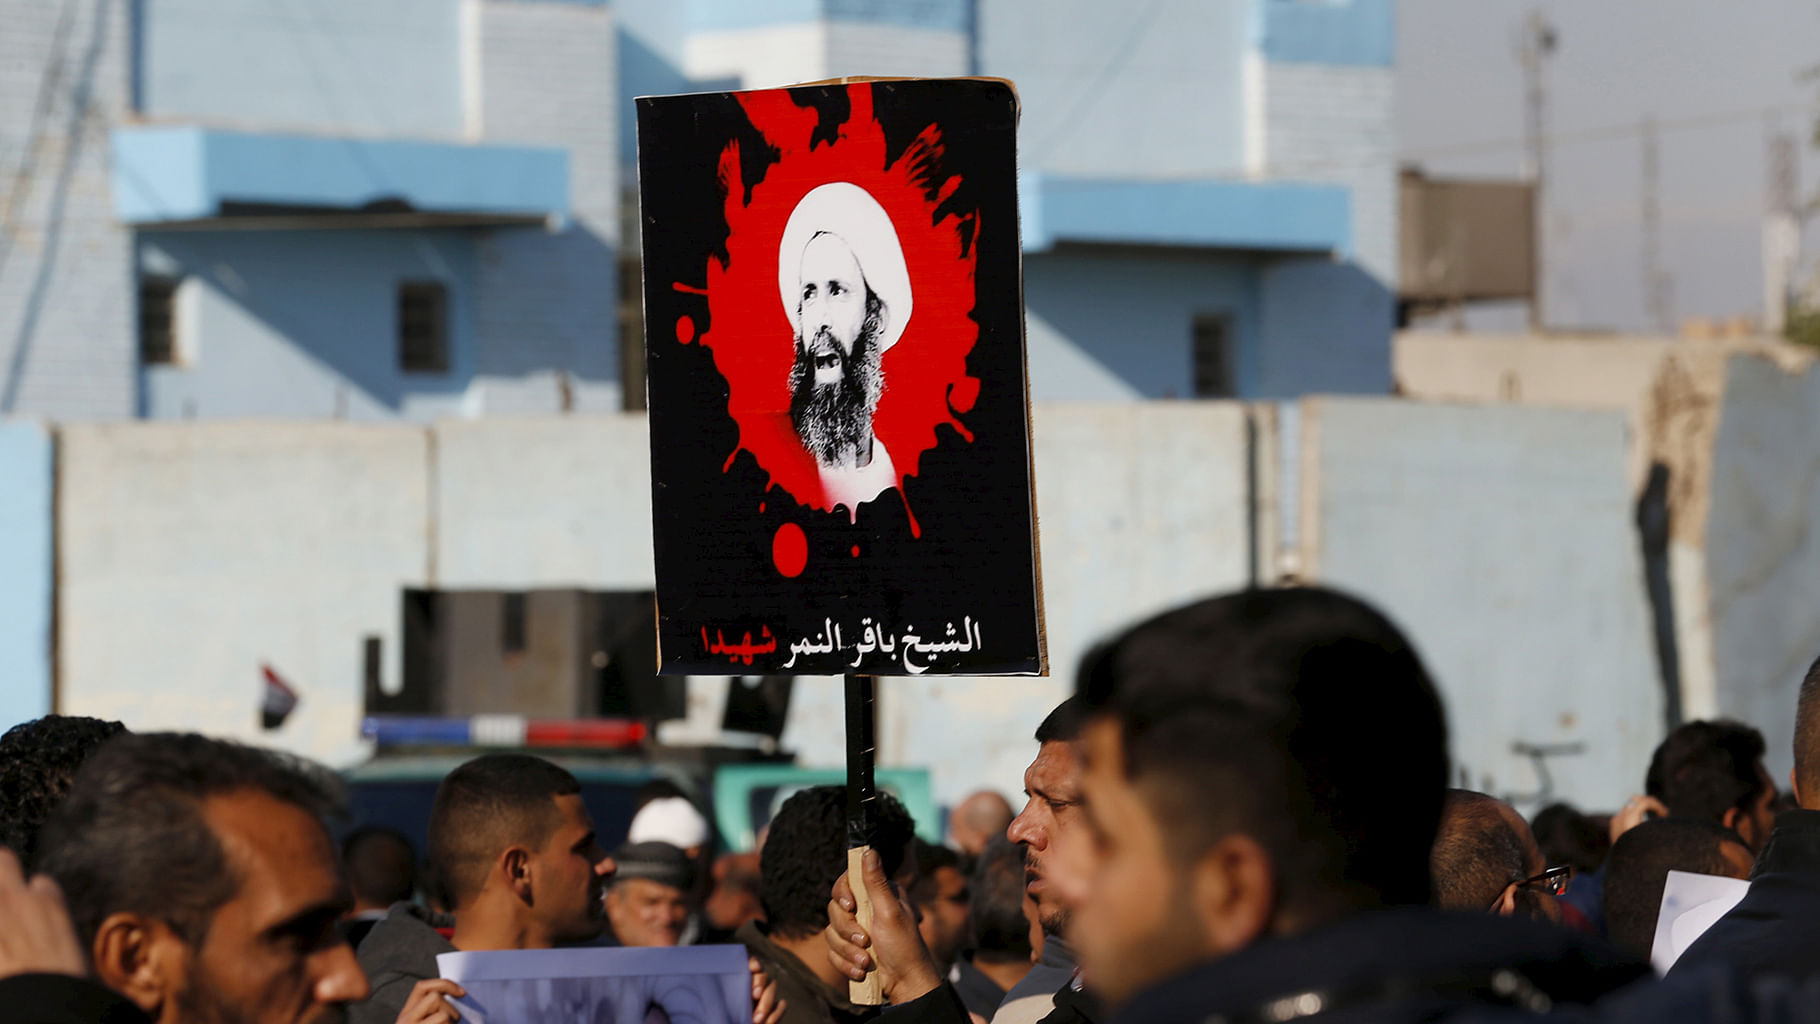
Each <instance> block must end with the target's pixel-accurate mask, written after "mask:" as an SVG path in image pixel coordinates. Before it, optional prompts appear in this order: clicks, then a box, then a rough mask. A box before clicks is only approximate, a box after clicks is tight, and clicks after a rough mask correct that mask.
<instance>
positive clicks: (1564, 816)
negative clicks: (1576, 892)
mask: <svg viewBox="0 0 1820 1024" xmlns="http://www.w3.org/2000/svg"><path fill="white" fill-rule="evenodd" d="M1529 830H1530V831H1531V832H1532V833H1534V834H1535V837H1536V845H1537V846H1539V847H1541V849H1542V859H1543V860H1546V861H1547V862H1549V863H1550V864H1566V865H1569V866H1571V867H1572V868H1573V869H1574V873H1575V874H1581V875H1585V874H1591V873H1592V872H1594V871H1597V870H1599V865H1601V864H1604V863H1605V855H1606V854H1607V853H1609V852H1611V832H1610V830H1609V829H1608V827H1607V824H1606V823H1603V822H1599V821H1595V820H1593V819H1592V818H1590V817H1587V816H1586V815H1585V814H1582V813H1581V812H1580V811H1579V809H1578V808H1576V807H1574V806H1573V805H1572V804H1564V803H1552V804H1549V805H1548V806H1547V807H1544V808H1542V809H1541V810H1539V811H1537V812H1536V816H1535V817H1533V818H1531V819H1529Z"/></svg>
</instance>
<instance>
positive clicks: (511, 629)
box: [499, 593, 526, 655]
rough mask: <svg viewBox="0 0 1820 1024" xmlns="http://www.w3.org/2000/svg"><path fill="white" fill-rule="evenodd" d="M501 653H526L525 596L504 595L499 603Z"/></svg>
mask: <svg viewBox="0 0 1820 1024" xmlns="http://www.w3.org/2000/svg"><path fill="white" fill-rule="evenodd" d="M499 619H500V622H499V626H500V629H499V652H500V653H501V654H507V655H511V654H523V653H524V652H525V646H526V645H525V596H524V595H523V594H521V593H520V594H504V595H501V597H500V601H499Z"/></svg>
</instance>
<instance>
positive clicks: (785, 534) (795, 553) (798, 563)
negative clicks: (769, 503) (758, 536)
mask: <svg viewBox="0 0 1820 1024" xmlns="http://www.w3.org/2000/svg"><path fill="white" fill-rule="evenodd" d="M771 561H773V562H775V563H776V564H777V571H778V572H781V573H783V574H784V575H785V576H788V577H790V578H791V579H795V578H796V577H798V576H801V575H802V574H803V567H804V566H806V565H808V564H809V538H808V537H807V536H805V535H804V534H803V528H802V527H800V526H798V525H796V524H795V523H785V524H784V525H782V526H780V527H778V528H777V533H776V534H775V535H774V536H772V538H771Z"/></svg>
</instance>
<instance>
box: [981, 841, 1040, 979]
mask: <svg viewBox="0 0 1820 1024" xmlns="http://www.w3.org/2000/svg"><path fill="white" fill-rule="evenodd" d="M1025 852H1026V851H1025V850H1024V847H1023V845H1022V844H1019V843H1014V842H1012V841H1011V840H1010V839H1008V838H1006V837H1005V836H1003V835H997V836H993V837H992V839H991V840H990V841H988V842H987V843H986V848H985V849H984V850H981V851H980V859H979V863H978V864H975V865H974V867H973V878H972V880H971V881H970V883H969V888H970V889H971V890H972V895H973V902H972V904H971V905H970V906H969V907H968V920H967V926H968V928H969V929H970V930H971V933H972V935H971V938H972V946H973V950H974V954H973V955H974V956H975V957H976V958H984V959H987V960H1000V961H1013V962H1028V961H1029V959H1030V954H1031V947H1030V918H1028V917H1026V916H1025V915H1024V884H1025V880H1024V854H1025Z"/></svg>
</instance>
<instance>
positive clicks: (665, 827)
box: [626, 796, 708, 850]
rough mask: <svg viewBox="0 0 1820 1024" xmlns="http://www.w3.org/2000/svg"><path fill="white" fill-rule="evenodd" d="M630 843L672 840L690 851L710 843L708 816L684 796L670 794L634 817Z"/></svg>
mask: <svg viewBox="0 0 1820 1024" xmlns="http://www.w3.org/2000/svg"><path fill="white" fill-rule="evenodd" d="M626 842H628V843H669V844H670V845H671V846H675V847H678V848H679V849H684V850H687V849H689V848H691V847H695V846H706V845H708V819H706V818H704V817H702V816H701V812H700V811H698V810H696V809H695V805H694V804H692V803H690V802H689V801H687V800H684V799H683V798H682V797H680V796H667V797H663V798H661V799H658V800H653V801H651V802H650V803H648V804H646V805H645V806H644V807H643V808H642V809H641V810H640V811H639V812H638V813H637V814H635V815H633V816H632V830H631V831H630V832H629V833H627V835H626Z"/></svg>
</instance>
